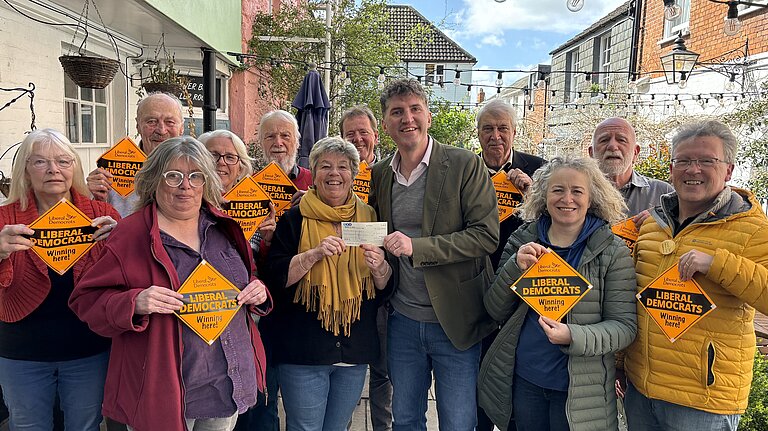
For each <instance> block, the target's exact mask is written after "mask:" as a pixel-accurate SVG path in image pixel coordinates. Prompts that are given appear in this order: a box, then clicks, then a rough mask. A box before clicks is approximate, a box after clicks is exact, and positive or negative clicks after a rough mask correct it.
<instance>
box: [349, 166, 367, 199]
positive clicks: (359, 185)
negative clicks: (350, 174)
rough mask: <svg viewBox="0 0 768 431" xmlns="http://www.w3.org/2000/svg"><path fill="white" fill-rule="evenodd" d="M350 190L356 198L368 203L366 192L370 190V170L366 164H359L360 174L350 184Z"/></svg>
mask: <svg viewBox="0 0 768 431" xmlns="http://www.w3.org/2000/svg"><path fill="white" fill-rule="evenodd" d="M352 190H353V191H354V192H355V194H356V195H357V197H359V198H360V199H362V200H363V202H365V203H368V192H369V191H370V190H371V168H370V167H369V166H368V163H366V162H360V172H358V173H357V176H356V177H355V181H354V182H353V183H352Z"/></svg>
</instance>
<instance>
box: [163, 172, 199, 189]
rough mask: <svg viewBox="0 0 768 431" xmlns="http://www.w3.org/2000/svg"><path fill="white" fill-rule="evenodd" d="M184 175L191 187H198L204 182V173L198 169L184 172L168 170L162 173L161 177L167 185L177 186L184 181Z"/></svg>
mask: <svg viewBox="0 0 768 431" xmlns="http://www.w3.org/2000/svg"><path fill="white" fill-rule="evenodd" d="M184 177H186V178H187V180H188V181H189V185H190V186H192V187H200V186H202V185H203V184H205V174H204V173H202V172H200V171H195V172H190V173H188V174H185V173H183V172H179V171H168V172H164V173H163V178H164V179H165V183H166V184H168V187H179V186H180V185H181V183H183V182H184Z"/></svg>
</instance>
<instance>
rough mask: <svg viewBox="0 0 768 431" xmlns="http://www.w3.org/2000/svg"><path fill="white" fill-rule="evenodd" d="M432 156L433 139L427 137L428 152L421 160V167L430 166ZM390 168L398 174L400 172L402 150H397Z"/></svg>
mask: <svg viewBox="0 0 768 431" xmlns="http://www.w3.org/2000/svg"><path fill="white" fill-rule="evenodd" d="M431 155H432V137H431V136H427V151H425V152H424V157H422V158H421V161H420V162H419V165H421V164H424V165H426V166H429V158H430V156H431ZM389 166H390V167H391V168H392V170H393V171H394V172H397V173H399V172H400V150H397V151H396V152H395V155H394V157H392V161H391V162H389Z"/></svg>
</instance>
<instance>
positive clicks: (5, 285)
mask: <svg viewBox="0 0 768 431" xmlns="http://www.w3.org/2000/svg"><path fill="white" fill-rule="evenodd" d="M12 178H13V181H11V189H10V192H9V196H8V200H7V201H6V202H5V203H4V204H3V206H0V225H1V226H2V227H1V228H0V385H2V388H3V397H4V399H5V403H6V405H7V406H8V410H9V412H10V427H11V429H53V405H54V398H55V396H56V393H58V394H59V397H60V398H61V403H60V405H61V409H62V410H63V411H64V418H65V419H64V424H65V427H66V429H68V430H98V429H99V423H100V422H101V419H102V417H101V401H102V395H103V389H104V378H105V376H106V373H107V361H108V359H109V353H108V351H109V340H108V339H106V338H102V337H100V336H98V335H96V334H94V333H93V332H91V331H90V330H89V329H88V327H87V326H86V325H85V324H84V323H83V322H81V321H80V320H79V319H78V318H77V316H75V314H74V313H73V312H72V311H71V310H70V309H69V307H68V306H67V300H68V299H69V295H70V294H71V293H72V290H73V289H74V286H75V280H77V279H78V278H80V275H81V274H82V273H83V271H84V270H85V269H86V268H87V267H88V266H89V262H90V263H92V258H93V257H95V256H97V255H98V254H99V253H100V251H101V249H102V247H103V244H104V242H102V241H101V240H103V239H104V238H106V237H107V236H108V235H109V234H110V232H111V231H112V228H113V227H114V226H115V224H116V223H117V222H116V221H115V220H117V219H119V218H120V216H119V215H118V214H117V211H115V209H114V208H112V207H111V206H110V205H109V204H107V203H103V202H97V201H94V200H91V199H90V198H89V197H88V196H89V193H88V188H87V187H86V185H85V179H84V177H83V169H82V164H81V163H80V158H79V157H78V155H77V153H76V152H75V150H74V148H72V144H71V143H70V142H69V140H68V139H67V138H66V137H65V136H64V135H62V134H61V133H59V132H57V131H55V130H52V129H43V130H36V131H33V132H32V133H30V134H29V135H28V136H27V137H26V139H24V142H22V144H21V146H20V147H19V150H18V153H17V154H16V163H14V165H13V177H12ZM63 198H64V199H67V200H69V201H70V202H71V203H73V204H74V205H75V206H76V207H77V208H78V209H79V210H80V211H82V212H83V213H84V214H85V215H86V216H88V218H91V219H93V222H92V226H98V227H99V228H98V229H97V230H96V232H95V233H94V234H93V238H94V240H96V241H97V243H96V245H95V246H94V247H93V248H91V249H90V251H89V252H88V253H87V254H86V255H85V256H83V257H81V258H80V260H78V261H77V263H75V264H74V266H73V267H72V268H71V269H69V270H68V271H67V272H65V273H64V274H62V275H60V274H58V273H57V272H55V271H53V270H51V269H49V268H48V267H47V266H46V264H45V263H44V262H43V261H42V260H41V259H40V257H38V255H37V254H35V253H34V252H33V251H32V249H31V247H32V241H31V240H30V239H29V236H30V235H32V234H34V231H33V230H32V229H30V228H28V227H27V225H29V224H30V223H32V222H34V221H35V220H36V219H37V218H38V217H39V216H40V215H41V214H43V213H44V212H46V211H47V210H48V209H49V208H51V207H52V206H53V205H55V204H56V203H58V202H59V201H60V200H61V199H63Z"/></svg>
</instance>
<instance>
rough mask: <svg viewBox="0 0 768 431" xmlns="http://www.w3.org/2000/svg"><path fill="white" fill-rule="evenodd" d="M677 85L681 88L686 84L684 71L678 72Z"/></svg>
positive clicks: (686, 77) (686, 76)
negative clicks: (678, 79)
mask: <svg viewBox="0 0 768 431" xmlns="http://www.w3.org/2000/svg"><path fill="white" fill-rule="evenodd" d="M677 86H678V87H680V89H681V90H682V89H683V88H685V87H687V86H688V75H686V73H685V72H680V81H678V82H677Z"/></svg>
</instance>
